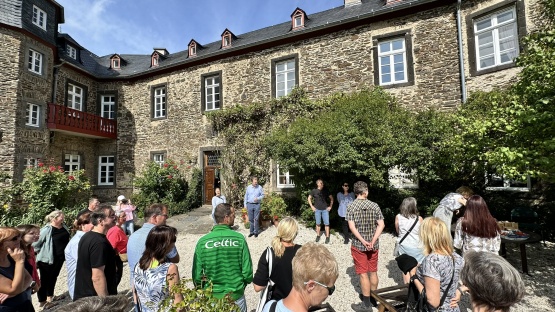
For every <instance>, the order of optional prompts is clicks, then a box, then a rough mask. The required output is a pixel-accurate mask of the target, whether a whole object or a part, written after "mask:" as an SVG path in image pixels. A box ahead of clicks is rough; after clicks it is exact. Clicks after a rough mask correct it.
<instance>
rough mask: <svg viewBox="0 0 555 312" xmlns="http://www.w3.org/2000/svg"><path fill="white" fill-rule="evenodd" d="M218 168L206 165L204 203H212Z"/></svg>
mask: <svg viewBox="0 0 555 312" xmlns="http://www.w3.org/2000/svg"><path fill="white" fill-rule="evenodd" d="M215 172H216V169H215V168H213V167H204V203H205V204H211V203H212V197H213V196H214V188H215V187H214V181H215Z"/></svg>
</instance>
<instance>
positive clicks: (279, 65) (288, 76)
mask: <svg viewBox="0 0 555 312" xmlns="http://www.w3.org/2000/svg"><path fill="white" fill-rule="evenodd" d="M295 77H296V74H295V59H290V60H286V61H282V62H276V63H275V83H276V98H277V97H281V96H285V95H288V94H289V93H291V90H293V88H294V87H295V85H296V78H295Z"/></svg>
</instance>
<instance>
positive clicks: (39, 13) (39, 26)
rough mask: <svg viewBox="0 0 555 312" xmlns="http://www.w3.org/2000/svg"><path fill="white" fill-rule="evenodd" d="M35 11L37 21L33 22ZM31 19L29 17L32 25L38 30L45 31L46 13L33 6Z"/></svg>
mask: <svg viewBox="0 0 555 312" xmlns="http://www.w3.org/2000/svg"><path fill="white" fill-rule="evenodd" d="M35 10H36V11H37V15H38V16H37V21H36V22H35ZM41 13H42V15H43V19H42V21H43V22H42V24H41V23H40V20H39V19H40V15H41ZM32 15H33V16H32V17H31V22H32V23H33V25H35V26H37V27H38V28H40V29H42V30H44V31H46V23H47V19H48V15H47V14H46V12H45V11H44V10H42V9H41V8H39V7H38V6H36V5H34V4H33V13H32Z"/></svg>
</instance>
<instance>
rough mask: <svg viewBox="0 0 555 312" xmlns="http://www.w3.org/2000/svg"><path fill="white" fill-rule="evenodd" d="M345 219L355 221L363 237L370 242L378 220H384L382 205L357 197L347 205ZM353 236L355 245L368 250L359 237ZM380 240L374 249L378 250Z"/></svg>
mask: <svg viewBox="0 0 555 312" xmlns="http://www.w3.org/2000/svg"><path fill="white" fill-rule="evenodd" d="M345 220H347V221H353V222H354V223H355V227H356V229H357V230H358V232H359V233H360V235H361V236H362V238H364V239H365V240H366V241H368V242H370V241H372V238H373V237H374V233H376V228H377V226H378V220H383V214H382V211H381V210H380V206H378V204H376V203H375V202H372V201H370V200H368V199H355V201H353V202H352V203H351V204H350V205H349V206H348V207H347V214H346V215H345ZM352 238H353V239H352V244H353V247H355V248H356V249H358V250H360V251H367V250H366V247H365V246H364V245H363V244H362V242H361V241H359V240H358V238H356V237H355V236H354V235H353V237H352ZM379 242H380V240H379V239H378V240H376V243H375V244H374V250H378V248H379Z"/></svg>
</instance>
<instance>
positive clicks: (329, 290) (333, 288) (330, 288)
mask: <svg viewBox="0 0 555 312" xmlns="http://www.w3.org/2000/svg"><path fill="white" fill-rule="evenodd" d="M313 282H314V283H316V284H317V285H320V286H322V287H325V288H326V289H327V290H328V296H331V295H332V294H333V292H334V291H335V285H333V286H331V287H329V286H326V285H324V284H322V283H320V282H317V281H314V280H313ZM308 283H310V281H308V282H304V284H305V285H306V284H308Z"/></svg>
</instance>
